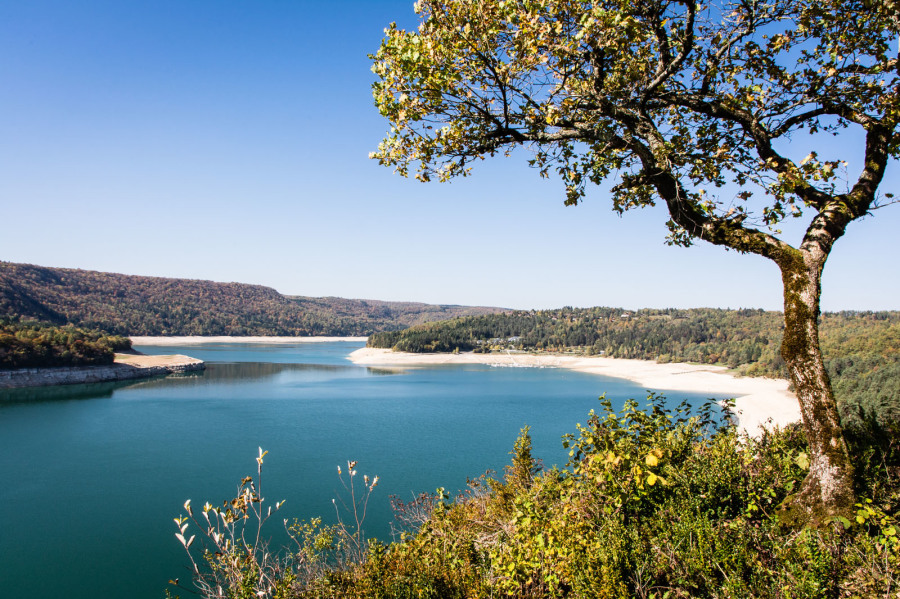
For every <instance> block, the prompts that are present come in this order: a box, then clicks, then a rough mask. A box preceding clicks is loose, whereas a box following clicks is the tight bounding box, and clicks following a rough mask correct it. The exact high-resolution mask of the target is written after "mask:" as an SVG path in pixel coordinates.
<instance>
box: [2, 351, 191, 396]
mask: <svg viewBox="0 0 900 599" xmlns="http://www.w3.org/2000/svg"><path fill="white" fill-rule="evenodd" d="M204 368H206V365H205V364H204V362H203V360H198V359H196V358H191V357H189V356H183V355H180V354H176V355H171V356H146V355H143V354H116V355H115V361H114V362H113V363H112V364H102V365H96V366H60V367H44V368H17V369H13V370H0V389H16V388H22V387H43V386H51V385H75V384H83V383H106V382H112V381H127V380H132V379H142V378H150V377H155V376H165V375H168V374H175V373H182V372H191V371H197V370H203V369H204Z"/></svg>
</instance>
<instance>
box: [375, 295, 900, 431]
mask: <svg viewBox="0 0 900 599" xmlns="http://www.w3.org/2000/svg"><path fill="white" fill-rule="evenodd" d="M782 323H783V321H782V315H781V313H780V312H767V311H764V310H716V309H708V308H699V309H692V310H676V309H667V310H636V311H633V310H623V309H621V308H584V309H581V308H562V309H559V310H543V311H533V310H532V311H515V312H509V313H504V314H494V315H484V316H475V317H470V318H460V319H454V320H449V321H446V322H441V323H428V324H424V325H420V326H415V327H412V328H409V329H407V330H404V331H391V332H383V333H378V334H375V335H372V336H371V337H370V338H369V346H370V347H383V348H393V349H395V350H397V351H407V352H432V351H436V352H449V351H454V350H456V349H459V350H460V351H468V350H472V351H476V352H485V351H496V350H504V349H516V350H526V351H557V352H566V351H569V352H578V353H584V354H587V355H603V356H607V357H612V358H639V359H644V360H658V361H660V362H699V363H702V364H718V365H722V366H728V367H729V368H732V369H735V370H737V371H738V372H739V373H740V374H744V375H749V376H778V377H785V376H786V375H787V373H786V371H785V369H784V364H783V363H782V361H781V357H780V355H779V347H780V345H781V328H782ZM821 345H822V351H823V353H824V355H825V363H826V367H827V368H828V371H829V374H830V375H831V378H832V382H833V385H834V390H835V394H836V395H837V397H838V401H839V402H841V404H842V411H843V413H844V416H845V417H853V418H855V417H857V416H858V415H859V413H860V411H862V412H863V413H864V414H868V415H870V416H871V415H877V416H878V418H879V419H881V420H891V421H898V420H900V312H838V313H825V314H823V315H822V317H821Z"/></svg>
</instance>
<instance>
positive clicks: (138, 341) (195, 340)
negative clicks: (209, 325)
mask: <svg viewBox="0 0 900 599" xmlns="http://www.w3.org/2000/svg"><path fill="white" fill-rule="evenodd" d="M366 339H368V337H226V336H220V337H131V342H132V343H133V344H134V345H199V344H201V343H326V342H331V341H360V342H362V341H365V340H366Z"/></svg>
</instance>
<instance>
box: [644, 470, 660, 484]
mask: <svg viewBox="0 0 900 599" xmlns="http://www.w3.org/2000/svg"><path fill="white" fill-rule="evenodd" d="M658 478H659V477H658V476H656V475H655V474H653V473H652V472H651V473H650V474H649V475H648V476H647V484H648V485H650V486H651V487H652V486H653V485H655V484H656V479H658Z"/></svg>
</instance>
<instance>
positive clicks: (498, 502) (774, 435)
mask: <svg viewBox="0 0 900 599" xmlns="http://www.w3.org/2000/svg"><path fill="white" fill-rule="evenodd" d="M849 438H850V442H851V446H852V448H853V455H855V456H857V460H856V463H855V469H856V473H857V485H858V492H859V493H860V496H862V497H865V498H866V499H863V500H861V501H860V503H859V504H858V505H857V506H856V512H855V513H856V515H855V517H854V518H853V519H852V520H851V519H843V520H841V519H836V520H834V521H833V522H832V523H831V524H830V525H829V526H826V527H824V528H822V529H818V530H814V529H808V528H798V529H794V528H791V527H789V526H786V525H784V524H783V523H780V522H779V519H778V515H777V508H778V506H779V504H780V503H781V502H782V501H784V500H785V498H786V497H788V496H789V495H790V494H791V493H793V492H795V490H796V488H797V487H798V486H799V485H800V482H801V481H802V479H803V478H804V476H805V474H806V470H807V469H808V468H809V464H810V462H809V457H808V455H807V453H806V452H807V446H806V442H805V439H804V436H803V433H802V431H800V429H799V428H797V427H789V428H787V429H784V430H775V431H770V432H768V433H767V434H765V435H764V436H762V437H761V438H759V439H751V438H746V437H739V436H738V435H737V434H736V432H735V429H734V428H733V427H732V426H728V425H726V426H722V425H721V424H719V423H718V422H717V421H716V419H715V417H714V410H711V409H710V407H707V408H706V409H705V410H701V411H699V412H698V411H692V410H690V409H689V408H688V407H687V406H683V405H682V406H679V407H677V408H675V409H669V408H667V407H666V404H665V401H664V399H663V398H661V397H658V396H654V395H651V396H650V397H649V398H648V405H647V406H646V407H645V408H644V409H639V407H638V405H637V402H633V401H630V402H628V403H626V405H625V406H624V408H623V409H621V410H620V411H618V412H616V411H614V410H613V408H612V406H611V405H610V403H609V402H608V401H606V400H605V399H604V398H601V406H600V410H599V411H598V412H596V413H595V412H591V414H590V415H589V417H588V420H587V422H586V423H585V424H584V425H583V426H581V425H579V426H578V427H577V431H576V433H575V434H572V435H568V436H567V438H566V443H567V445H568V447H569V448H570V460H569V463H568V464H567V465H566V467H565V468H562V469H560V468H553V469H550V470H547V471H543V472H542V471H541V470H540V465H539V463H538V462H537V461H536V460H535V458H534V457H533V456H532V455H531V450H530V438H529V436H528V430H527V428H526V429H524V430H523V431H522V435H521V436H520V437H519V439H518V440H517V442H516V444H515V447H514V449H513V451H512V452H511V453H512V454H513V459H512V463H511V465H510V466H509V467H508V468H507V469H506V473H505V476H504V477H503V479H502V480H496V479H493V478H490V477H488V476H485V477H482V478H480V479H478V480H476V481H472V482H471V483H470V487H469V488H468V490H467V491H465V492H464V493H462V494H460V495H459V496H458V497H457V498H456V499H455V500H453V501H450V500H449V498H448V497H447V495H446V494H444V493H443V491H441V490H439V491H438V493H437V494H435V495H431V496H423V497H420V498H419V499H418V500H416V501H414V502H412V503H411V504H399V506H398V507H399V509H400V511H399V512H398V519H400V520H402V521H404V522H406V523H407V524H408V525H409V524H413V526H412V528H411V530H409V531H408V532H405V533H403V534H402V535H401V537H400V540H399V541H397V542H394V543H392V544H390V545H384V544H377V543H376V544H372V545H369V547H368V551H367V553H366V555H365V559H363V560H362V561H355V562H352V563H345V564H341V565H332V566H331V569H330V570H328V571H326V572H324V573H320V574H318V575H317V576H318V577H317V578H316V582H315V583H310V584H307V585H306V586H304V587H303V588H302V590H301V589H298V588H296V587H290V585H288V584H285V585H283V586H282V587H281V588H282V589H283V590H284V595H283V596H285V597H321V598H325V597H350V598H387V597H391V598H394V597H398V598H404V597H409V598H413V597H416V598H419V597H433V598H438V597H440V598H444V597H459V598H463V597H466V598H478V597H482V598H488V597H510V598H511V597H523V598H524V597H533V598H538V597H572V598H576V597H584V598H594V597H610V598H619V597H639V598H642V599H649V598H656V599H661V598H663V597H668V598H675V597H698V598H699V597H711V598H712V597H715V598H726V597H732V598H744V597H767V598H768V597H771V598H807V597H808V598H821V597H858V598H862V597H876V596H880V597H893V596H895V595H896V593H897V591H898V589H900V587H898V584H900V579H898V576H897V572H900V542H898V540H897V537H898V532H900V523H898V520H897V516H898V510H900V478H898V476H900V435H898V434H897V431H894V432H892V433H891V432H886V431H881V433H877V434H876V433H873V431H871V430H868V429H866V428H865V427H861V428H857V429H855V431H854V432H852V433H851V434H850V435H849ZM266 596H272V595H266Z"/></svg>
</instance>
